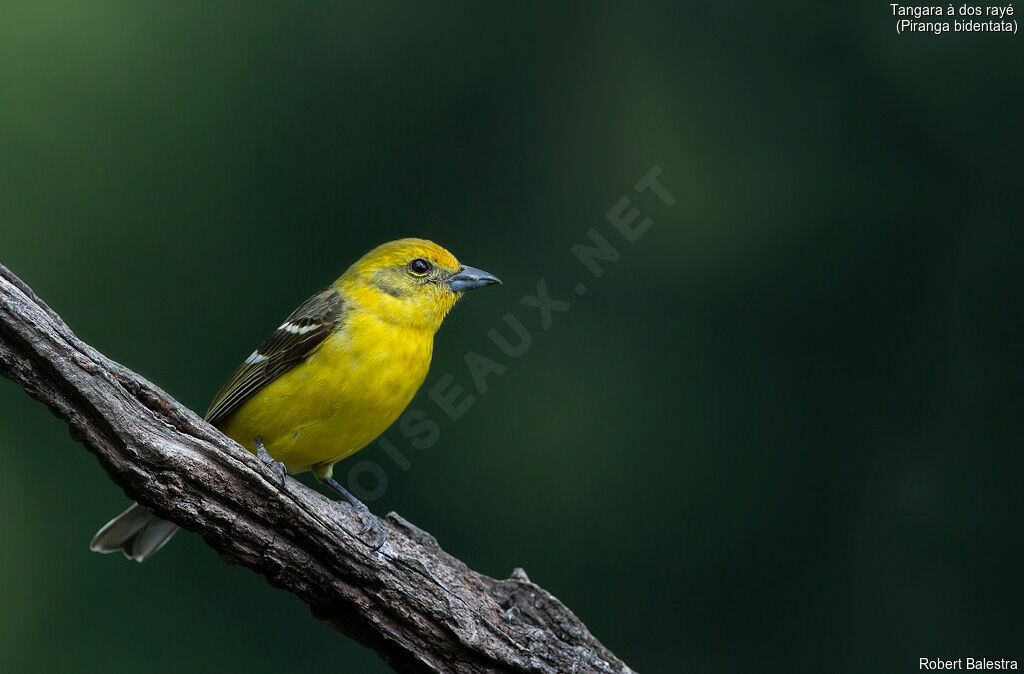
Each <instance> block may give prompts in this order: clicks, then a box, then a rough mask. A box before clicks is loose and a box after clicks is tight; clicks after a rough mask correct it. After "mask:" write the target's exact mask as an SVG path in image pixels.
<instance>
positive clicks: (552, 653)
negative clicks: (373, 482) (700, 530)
mask: <svg viewBox="0 0 1024 674" xmlns="http://www.w3.org/2000/svg"><path fill="white" fill-rule="evenodd" d="M0 374H2V375H4V376H6V377H8V378H9V379H12V380H13V381H15V382H17V383H18V384H20V385H21V386H22V387H23V388H24V389H25V390H26V391H27V392H28V394H29V395H31V396H32V397H33V398H35V399H36V400H39V401H40V402H42V403H44V404H45V405H47V406H48V407H49V408H50V409H51V410H52V411H53V413H54V414H55V415H57V416H58V417H60V418H61V419H63V420H64V421H66V422H67V424H68V426H69V427H70V429H71V434H72V436H73V437H75V438H76V439H78V440H80V441H81V442H82V443H83V444H84V445H85V446H86V447H87V448H88V449H89V450H90V451H91V452H92V453H93V454H95V455H96V458H97V459H99V462H100V465H101V466H103V468H104V470H106V471H107V473H108V474H109V475H110V477H111V478H112V479H113V480H114V481H115V482H116V483H117V484H118V485H120V486H121V487H122V488H123V489H124V491H125V493H127V494H128V496H130V497H131V498H133V499H135V500H137V501H138V502H139V503H142V504H143V505H145V506H146V507H148V508H150V509H151V510H152V511H153V512H155V513H156V514H158V515H160V516H161V517H163V518H165V519H168V520H170V521H172V522H174V523H175V524H178V525H180V526H181V527H183V528H185V529H188V530H191V531H194V532H196V533H198V534H199V535H201V536H202V537H203V539H204V540H205V541H206V542H207V543H208V544H209V545H210V547H212V548H214V549H215V550H216V551H217V552H218V553H220V556H221V557H222V558H223V559H224V560H225V561H227V562H229V563H233V564H240V565H243V566H246V567H249V568H250V569H252V570H253V571H256V572H257V573H260V574H262V575H264V576H265V577H266V578H267V580H268V581H269V582H270V584H271V585H274V586H275V587H279V588H282V589H284V590H287V591H288V592H291V593H293V594H295V595H296V596H298V597H299V598H300V599H302V601H304V602H306V603H307V604H309V606H310V608H311V609H312V611H313V614H314V615H316V616H317V617H318V618H321V619H323V620H326V621H328V622H329V623H330V624H331V625H333V626H334V627H335V628H337V629H338V630H340V631H341V632H343V633H345V634H348V635H350V636H352V637H354V638H356V639H357V640H359V641H360V642H362V643H364V644H366V645H368V646H370V647H371V648H373V649H375V650H376V651H377V652H378V653H380V655H381V656H382V657H384V658H385V659H386V660H387V661H388V662H389V663H390V664H391V665H392V666H393V667H394V668H395V669H396V670H399V671H417V672H418V671H427V672H495V671H508V672H616V673H621V672H629V671H631V670H630V669H629V668H628V667H627V666H626V665H625V664H624V663H623V662H622V661H621V660H619V659H618V658H617V657H615V655H613V654H612V653H611V652H610V651H609V650H608V649H607V648H605V647H604V646H603V645H602V644H601V643H600V642H599V641H598V640H597V639H595V638H594V637H593V635H591V634H590V632H589V630H587V628H586V626H585V625H584V624H583V623H582V622H580V620H579V619H578V618H577V617H576V616H575V615H574V614H573V613H572V612H571V611H570V610H569V609H568V608H566V607H565V606H564V605H563V604H562V603H561V602H560V601H558V599H556V598H555V597H554V596H552V595H551V594H550V593H549V592H547V591H545V590H544V589H542V588H541V587H538V586H537V585H535V584H533V583H532V582H530V580H529V579H528V578H527V577H526V574H525V573H523V572H522V570H521V569H516V570H515V571H514V572H513V574H512V575H511V576H510V577H509V578H507V579H505V580H496V579H494V578H489V577H487V576H484V575H482V574H480V573H477V572H475V571H473V570H472V569H470V568H469V567H467V566H466V565H465V564H464V563H463V562H461V561H459V560H458V559H456V558H454V557H452V556H451V555H449V554H448V553H446V552H445V551H444V550H442V549H441V548H440V546H438V544H437V541H436V540H434V538H433V537H431V536H430V535H429V534H427V533H426V532H424V531H421V530H420V529H417V528H416V527H415V526H413V525H412V524H410V523H409V522H407V521H405V520H404V519H402V518H401V517H399V516H398V515H396V514H395V513H390V514H389V515H388V516H387V517H386V518H385V519H383V520H382V525H383V526H384V527H385V528H386V529H387V533H388V538H387V542H386V543H385V544H384V546H383V547H382V548H381V549H380V550H378V551H374V550H372V549H371V548H370V547H369V546H368V545H367V544H366V543H364V542H363V540H362V539H361V537H360V535H359V534H360V531H361V529H362V528H363V524H362V523H361V522H360V520H359V516H358V515H357V514H356V513H355V512H354V511H352V510H351V509H349V508H347V507H346V506H344V505H341V504H336V503H334V502H332V501H330V500H328V499H327V498H326V497H324V496H323V495H321V494H319V493H318V492H316V491H314V490H312V489H309V488H307V487H305V486H304V485H302V484H301V483H299V482H297V481H296V480H294V479H291V478H288V479H287V481H286V483H285V485H284V488H281V486H280V484H279V483H278V482H277V480H276V478H275V474H274V471H273V470H272V469H271V468H269V467H267V466H265V465H264V464H262V463H261V462H260V461H259V460H257V459H256V458H255V457H254V456H252V455H251V454H249V453H248V452H247V451H245V450H244V449H242V448H241V447H240V446H238V445H237V444H235V443H234V442H232V441H231V440H230V439H228V438H226V437H225V436H224V435H222V434H221V433H220V432H219V431H217V429H215V428H213V427H212V426H210V425H209V424H207V423H206V422H205V421H203V420H202V419H201V418H200V417H199V416H197V415H196V414H194V413H193V412H192V411H190V410H188V409H186V408H185V407H183V406H182V405H181V404H179V403H178V402H177V401H175V400H174V399H173V398H171V396H169V395H167V394H166V393H164V392H163V391H161V390H160V389H159V388H157V387H156V386H154V385H153V384H151V383H150V382H148V381H146V380H145V379H144V378H142V377H140V376H139V375H137V374H135V373H134V372H132V371H131V370H129V369H127V368H125V367H123V366H122V365H120V364H118V363H115V362H114V361H112V360H110V359H108V358H106V357H105V356H103V354H101V353H99V352H98V351H96V350H95V349H93V348H92V347H90V346H89V345H88V344H85V343H84V342H82V341H81V340H79V339H78V338H77V337H76V336H75V335H74V333H72V332H71V330H70V329H69V328H68V326H67V325H66V324H65V323H64V322H63V321H62V320H61V318H60V316H58V315H57V314H56V313H55V312H54V311H53V310H52V309H50V308H49V307H48V306H46V304H45V303H43V302H42V301H41V300H40V299H39V298H38V297H36V295H35V294H34V293H33V292H32V290H31V289H30V288H29V287H28V286H26V285H25V284H24V283H23V282H22V281H21V280H20V279H18V278H17V277H16V276H15V275H14V274H12V273H11V272H10V271H9V270H8V269H7V268H5V267H4V266H2V265H0ZM89 533H91V532H83V554H85V552H84V551H85V540H86V538H87V537H88V534H89Z"/></svg>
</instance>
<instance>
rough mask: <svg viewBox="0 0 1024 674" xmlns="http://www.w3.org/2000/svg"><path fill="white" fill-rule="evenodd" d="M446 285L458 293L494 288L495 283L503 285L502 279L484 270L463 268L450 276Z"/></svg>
mask: <svg viewBox="0 0 1024 674" xmlns="http://www.w3.org/2000/svg"><path fill="white" fill-rule="evenodd" d="M445 283H447V284H449V285H450V286H451V288H452V290H453V291H455V292H458V291H460V290H476V289H477V288H483V287H484V286H492V285H494V284H495V283H501V279H499V278H498V277H497V276H495V275H494V274H488V273H487V272H485V271H484V270H483V269H477V268H475V267H463V268H462V269H460V270H459V271H457V272H455V273H454V274H452V275H451V276H449V277H448V278H447V279H446V280H445Z"/></svg>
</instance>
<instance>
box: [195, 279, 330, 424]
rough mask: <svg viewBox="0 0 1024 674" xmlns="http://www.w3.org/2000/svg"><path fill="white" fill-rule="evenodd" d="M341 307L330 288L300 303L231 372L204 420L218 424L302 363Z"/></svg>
mask: <svg viewBox="0 0 1024 674" xmlns="http://www.w3.org/2000/svg"><path fill="white" fill-rule="evenodd" d="M344 309H345V302H344V298H343V297H342V296H341V294H340V293H339V292H338V291H337V290H335V289H334V288H333V287H328V288H327V289H325V290H323V291H322V292H320V293H317V294H316V295H313V297H310V298H309V299H308V300H306V301H305V302H303V303H302V304H301V305H300V306H299V308H298V309H296V310H295V311H293V312H292V315H291V316H289V317H288V319H287V320H286V321H285V322H284V323H282V324H281V326H280V327H279V328H278V329H277V330H274V332H273V334H271V335H270V337H268V338H267V341H265V342H263V344H261V345H260V348H258V349H256V350H255V351H253V352H252V355H251V356H249V357H248V358H247V359H246V360H245V362H244V363H242V365H241V366H239V368H238V370H236V371H235V373H234V374H233V375H231V378H230V379H228V381H227V383H225V384H224V386H223V387H222V388H221V390H220V392H219V393H217V396H216V397H215V398H214V399H213V403H211V404H210V409H209V411H208V412H207V413H206V420H207V421H209V422H210V423H211V424H213V425H214V426H216V425H218V424H220V423H221V422H222V421H224V420H225V419H227V418H228V417H229V416H231V415H232V414H233V413H234V412H235V410H237V409H238V408H239V407H241V406H242V403H244V402H245V401H246V400H248V399H249V398H251V397H252V396H253V395H254V394H255V393H256V392H257V391H259V390H260V389H262V388H263V387H264V386H266V385H267V384H269V383H270V382H272V381H274V380H275V379H277V378H278V377H280V376H281V375H282V374H284V373H285V372H287V371H288V370H290V369H292V368H293V367H295V365H297V364H298V363H300V362H302V360H303V359H305V357H306V356H308V355H309V354H310V353H311V352H312V351H313V350H314V349H316V348H317V347H318V346H320V343H321V342H323V340H324V339H326V337H327V336H328V335H329V334H331V332H333V331H334V330H335V329H336V328H337V327H338V325H339V323H340V322H341V321H342V320H343V316H344Z"/></svg>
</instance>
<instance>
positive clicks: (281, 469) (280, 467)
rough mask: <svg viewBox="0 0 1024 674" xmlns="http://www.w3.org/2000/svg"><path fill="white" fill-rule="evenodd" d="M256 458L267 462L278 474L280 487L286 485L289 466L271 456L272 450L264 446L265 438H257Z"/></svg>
mask: <svg viewBox="0 0 1024 674" xmlns="http://www.w3.org/2000/svg"><path fill="white" fill-rule="evenodd" d="M256 458H257V459H259V460H260V461H262V462H263V463H265V464H267V466H269V467H270V469H271V470H272V471H274V474H275V475H276V476H277V482H278V486H279V487H282V488H283V487H284V481H285V478H287V477H288V468H287V467H285V465H284V464H283V463H281V462H280V461H278V460H276V459H275V458H274V457H272V456H270V452H268V451H267V448H266V447H264V446H263V439H262V438H256Z"/></svg>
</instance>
